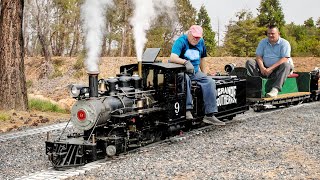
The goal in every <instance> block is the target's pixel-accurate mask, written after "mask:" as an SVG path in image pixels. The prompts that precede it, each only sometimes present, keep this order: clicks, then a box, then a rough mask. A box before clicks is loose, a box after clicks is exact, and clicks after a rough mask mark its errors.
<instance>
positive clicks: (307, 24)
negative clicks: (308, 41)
mask: <svg viewBox="0 0 320 180" xmlns="http://www.w3.org/2000/svg"><path fill="white" fill-rule="evenodd" d="M304 25H305V26H306V27H309V28H312V27H314V26H315V25H314V21H313V19H312V17H311V18H309V19H307V20H305V21H304Z"/></svg>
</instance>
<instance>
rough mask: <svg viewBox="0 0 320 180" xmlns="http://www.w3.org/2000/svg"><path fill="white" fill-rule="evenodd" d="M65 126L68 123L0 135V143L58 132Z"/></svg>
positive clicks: (69, 125)
mask: <svg viewBox="0 0 320 180" xmlns="http://www.w3.org/2000/svg"><path fill="white" fill-rule="evenodd" d="M67 124H68V123H67V122H65V123H59V124H54V125H49V126H44V127H39V128H32V129H27V130H24V131H16V132H11V133H5V134H3V135H0V142H5V141H8V140H11V139H16V138H21V137H24V136H31V135H35V134H40V133H44V132H49V131H55V130H60V129H63V128H64V127H65V126H66V125H67ZM71 126H72V125H71V124H68V127H71Z"/></svg>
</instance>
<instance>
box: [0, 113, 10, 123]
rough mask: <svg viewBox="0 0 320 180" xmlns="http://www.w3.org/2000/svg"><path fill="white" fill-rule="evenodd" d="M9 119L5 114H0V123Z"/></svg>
mask: <svg viewBox="0 0 320 180" xmlns="http://www.w3.org/2000/svg"><path fill="white" fill-rule="evenodd" d="M10 119H11V117H10V115H8V114H7V113H5V112H0V121H8V120H10Z"/></svg>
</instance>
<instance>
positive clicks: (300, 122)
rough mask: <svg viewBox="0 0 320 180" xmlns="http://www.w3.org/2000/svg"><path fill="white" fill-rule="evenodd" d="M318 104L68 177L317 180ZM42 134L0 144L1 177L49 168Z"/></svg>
mask: <svg viewBox="0 0 320 180" xmlns="http://www.w3.org/2000/svg"><path fill="white" fill-rule="evenodd" d="M319 107H320V102H316V103H310V104H302V105H299V106H296V107H292V108H286V109H282V110H277V111H270V112H267V113H254V112H248V113H245V114H244V115H240V116H237V117H236V118H235V121H234V122H232V123H230V124H228V125H226V126H224V127H215V128H214V129H213V130H211V131H209V132H206V133H202V134H199V135H197V136H192V137H191V138H187V139H185V140H183V141H179V142H173V143H168V144H162V145H159V146H157V147H156V148H151V149H149V150H148V151H143V152H140V153H132V154H128V155H126V157H125V158H123V159H120V160H116V161H112V162H110V163H107V164H104V165H103V166H101V167H99V168H96V169H93V170H90V171H87V172H86V173H85V174H82V175H80V176H77V177H72V178H69V179H320V131H319V129H320V117H319V116H320V108H319ZM45 138H46V135H45V134H39V135H33V136H27V137H23V138H18V139H14V140H10V141H6V142H1V146H0V179H14V178H17V177H21V176H24V175H28V174H30V173H34V172H37V171H41V170H44V169H48V168H49V167H50V163H49V161H48V160H47V157H46V155H45V149H44V146H45V143H44V142H45Z"/></svg>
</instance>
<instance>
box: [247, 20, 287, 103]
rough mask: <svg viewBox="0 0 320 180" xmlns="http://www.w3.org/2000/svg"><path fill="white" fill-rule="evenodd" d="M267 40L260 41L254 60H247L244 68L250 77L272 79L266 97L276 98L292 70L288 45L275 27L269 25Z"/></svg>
mask: <svg viewBox="0 0 320 180" xmlns="http://www.w3.org/2000/svg"><path fill="white" fill-rule="evenodd" d="M267 36H268V37H267V38H264V39H262V40H261V41H260V43H259V45H258V47H257V49H256V59H255V60H248V61H247V62H246V68H247V69H248V73H249V74H250V75H251V76H261V77H264V78H272V79H274V80H275V81H274V83H273V85H272V89H271V91H270V92H268V93H267V94H266V97H276V96H277V95H278V93H279V91H281V89H282V85H283V83H284V82H285V80H286V79H287V76H288V75H289V74H290V71H291V70H292V69H293V62H292V59H291V55H290V53H291V46H290V43H289V42H288V41H287V40H285V39H283V38H281V37H280V32H279V29H278V28H277V26H274V25H271V26H269V27H268V30H267Z"/></svg>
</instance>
